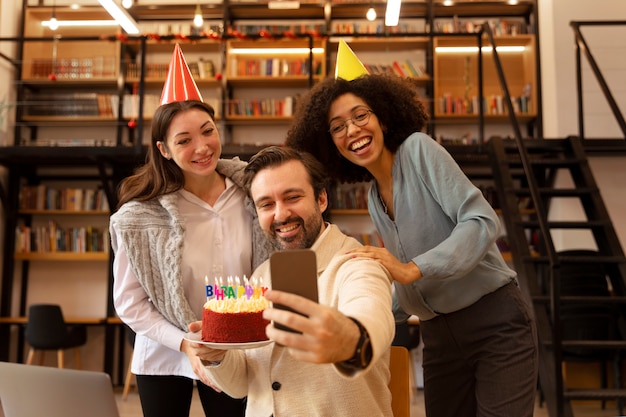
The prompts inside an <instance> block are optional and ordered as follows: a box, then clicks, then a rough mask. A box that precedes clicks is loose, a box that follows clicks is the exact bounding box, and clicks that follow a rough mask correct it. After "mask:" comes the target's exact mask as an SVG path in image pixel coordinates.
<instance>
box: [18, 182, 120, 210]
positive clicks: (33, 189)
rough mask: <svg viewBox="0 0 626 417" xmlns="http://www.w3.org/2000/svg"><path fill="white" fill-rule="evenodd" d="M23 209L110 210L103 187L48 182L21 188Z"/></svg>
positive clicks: (20, 203)
mask: <svg viewBox="0 0 626 417" xmlns="http://www.w3.org/2000/svg"><path fill="white" fill-rule="evenodd" d="M19 208H20V209H21V210H67V211H91V210H95V211H101V210H104V211H108V210H109V202H108V200H107V198H106V194H105V193H104V190H103V189H102V188H60V189H59V188H54V187H49V186H47V185H46V184H38V185H24V186H23V187H22V188H21V189H20V194H19Z"/></svg>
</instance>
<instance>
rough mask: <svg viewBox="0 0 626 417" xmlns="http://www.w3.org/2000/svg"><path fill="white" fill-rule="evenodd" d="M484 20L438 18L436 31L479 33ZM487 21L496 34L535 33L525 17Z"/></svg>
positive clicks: (455, 17)
mask: <svg viewBox="0 0 626 417" xmlns="http://www.w3.org/2000/svg"><path fill="white" fill-rule="evenodd" d="M484 22H485V20H484V19H483V20H480V19H477V20H471V19H460V18H458V16H454V17H453V18H451V19H437V21H436V22H435V32H440V33H477V32H479V31H480V30H481V28H482V26H483V24H484ZM487 22H488V24H489V27H490V28H491V31H492V32H493V34H494V35H495V36H516V35H523V34H529V33H533V28H532V26H531V25H528V24H526V22H525V21H524V19H523V18H519V19H515V18H509V19H489V20H487Z"/></svg>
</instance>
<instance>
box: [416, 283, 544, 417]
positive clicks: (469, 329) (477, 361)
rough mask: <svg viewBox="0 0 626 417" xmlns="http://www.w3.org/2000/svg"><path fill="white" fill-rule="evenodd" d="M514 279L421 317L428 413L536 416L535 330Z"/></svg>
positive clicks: (436, 416)
mask: <svg viewBox="0 0 626 417" xmlns="http://www.w3.org/2000/svg"><path fill="white" fill-rule="evenodd" d="M529 312H530V310H529V308H528V306H527V304H526V303H525V301H524V300H523V298H522V294H521V291H520V289H519V288H518V287H517V285H516V284H515V283H511V284H508V285H505V286H504V287H502V288H500V289H498V290H496V291H495V292H493V293H491V294H487V295H485V296H484V297H482V298H481V299H480V300H478V301H477V302H476V303H474V304H473V305H471V306H469V307H467V308H465V309H463V310H459V311H456V312H454V313H450V314H442V315H440V316H437V317H435V318H434V319H432V320H427V321H422V322H421V323H420V330H421V333H422V338H423V340H424V399H425V405H426V415H427V416H429V417H504V416H506V417H532V415H533V409H534V403H535V393H536V388H537V361H538V357H537V355H538V352H537V332H536V328H535V323H534V320H533V319H532V318H531V317H532V316H531V314H530V313H529Z"/></svg>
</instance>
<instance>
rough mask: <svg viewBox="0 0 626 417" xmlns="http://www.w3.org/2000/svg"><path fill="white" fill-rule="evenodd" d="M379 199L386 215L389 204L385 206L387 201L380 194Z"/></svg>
mask: <svg viewBox="0 0 626 417" xmlns="http://www.w3.org/2000/svg"><path fill="white" fill-rule="evenodd" d="M378 199H379V200H380V204H382V205H383V210H384V211H385V214H387V204H385V200H383V198H382V196H381V195H380V194H378Z"/></svg>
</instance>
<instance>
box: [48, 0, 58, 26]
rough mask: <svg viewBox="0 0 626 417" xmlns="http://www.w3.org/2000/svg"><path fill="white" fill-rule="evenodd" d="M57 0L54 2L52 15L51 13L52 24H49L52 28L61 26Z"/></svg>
mask: <svg viewBox="0 0 626 417" xmlns="http://www.w3.org/2000/svg"><path fill="white" fill-rule="evenodd" d="M55 6H56V1H53V2H52V15H50V22H49V23H50V25H49V26H48V27H49V28H50V30H57V29H58V28H59V21H58V20H57V13H56V7H55Z"/></svg>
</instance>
